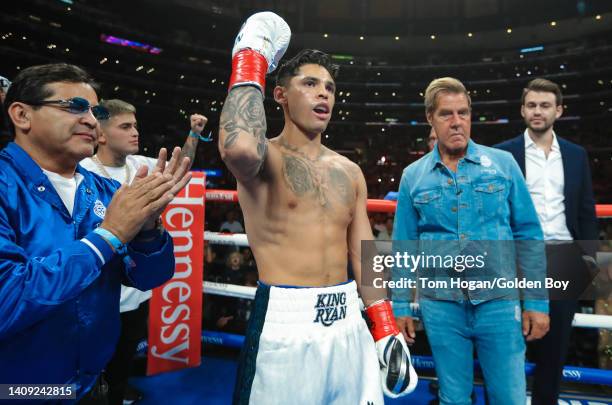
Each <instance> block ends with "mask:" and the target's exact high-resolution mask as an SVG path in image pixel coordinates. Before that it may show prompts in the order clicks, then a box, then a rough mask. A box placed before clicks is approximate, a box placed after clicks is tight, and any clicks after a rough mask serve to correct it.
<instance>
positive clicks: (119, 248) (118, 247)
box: [93, 228, 136, 267]
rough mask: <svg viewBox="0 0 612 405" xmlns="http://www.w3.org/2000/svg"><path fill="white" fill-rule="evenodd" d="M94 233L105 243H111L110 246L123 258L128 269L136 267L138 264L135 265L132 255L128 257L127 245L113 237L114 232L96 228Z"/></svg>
mask: <svg viewBox="0 0 612 405" xmlns="http://www.w3.org/2000/svg"><path fill="white" fill-rule="evenodd" d="M93 232H94V233H97V234H98V235H100V236H101V237H103V238H104V240H105V241H107V242H108V243H110V245H111V246H112V247H113V249H114V250H115V253H116V254H118V255H119V256H122V258H123V263H125V265H126V266H127V267H136V264H135V263H134V261H133V260H132V258H131V257H130V255H128V249H127V245H126V244H125V243H123V242H121V241H120V240H119V238H118V237H116V236H115V235H113V233H112V232H110V231H107V230H106V229H104V228H96V229H94V230H93Z"/></svg>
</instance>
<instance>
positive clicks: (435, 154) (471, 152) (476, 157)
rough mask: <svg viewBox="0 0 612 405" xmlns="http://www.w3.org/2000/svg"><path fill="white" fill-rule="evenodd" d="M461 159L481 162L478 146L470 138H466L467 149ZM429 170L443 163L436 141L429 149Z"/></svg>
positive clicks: (476, 162)
mask: <svg viewBox="0 0 612 405" xmlns="http://www.w3.org/2000/svg"><path fill="white" fill-rule="evenodd" d="M463 159H465V160H467V161H469V162H472V163H475V164H477V165H479V164H481V150H480V147H479V146H478V145H477V144H476V143H475V142H474V141H472V140H471V139H470V140H468V144H467V151H466V153H465V156H464V157H463ZM431 163H432V164H431V170H434V169H435V168H436V167H438V166H441V165H444V163H442V158H441V157H440V152H439V151H438V143H437V142H436V145H435V147H434V148H433V150H432V151H431Z"/></svg>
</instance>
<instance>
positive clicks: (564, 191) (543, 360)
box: [495, 79, 597, 405]
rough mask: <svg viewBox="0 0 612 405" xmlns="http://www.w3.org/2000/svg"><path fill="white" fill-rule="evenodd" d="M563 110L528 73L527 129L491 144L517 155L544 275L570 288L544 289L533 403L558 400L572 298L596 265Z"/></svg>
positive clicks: (591, 203)
mask: <svg viewBox="0 0 612 405" xmlns="http://www.w3.org/2000/svg"><path fill="white" fill-rule="evenodd" d="M562 113H563V101H562V95H561V89H560V88H559V86H558V85H557V84H556V83H553V82H551V81H549V80H546V79H534V80H532V81H530V82H529V83H528V84H527V87H526V88H525V89H523V95H522V97H521V115H522V116H523V118H524V120H525V124H526V126H527V129H526V130H525V132H524V133H523V134H521V135H519V136H517V137H516V138H513V139H510V140H508V141H506V142H503V143H501V144H498V145H495V147H497V148H500V149H504V150H506V151H508V152H510V153H512V155H514V158H515V159H516V161H517V162H518V164H519V166H520V168H521V170H522V172H523V175H524V176H525V179H526V182H527V187H528V188H529V192H530V193H531V197H532V199H533V202H534V205H535V207H536V211H537V213H538V217H539V219H540V222H541V224H542V230H543V231H544V239H545V240H546V242H547V246H546V259H547V273H548V274H547V276H548V277H552V278H554V279H556V280H568V281H569V282H570V283H569V288H568V289H567V290H566V291H563V290H553V289H551V290H549V295H550V331H549V332H548V334H547V335H546V336H545V337H544V338H543V339H540V340H538V341H535V342H534V343H533V347H532V349H533V353H534V356H535V358H534V360H535V362H536V371H535V377H534V383H533V389H532V402H531V403H532V404H534V405H539V404H547V405H548V404H550V405H552V404H557V399H558V396H559V388H560V383H561V377H562V370H563V365H564V363H565V358H566V354H567V349H568V346H569V340H570V334H571V329H572V326H571V323H572V319H573V317H574V313H575V312H576V309H577V306H578V297H579V296H580V294H581V293H582V292H583V291H584V289H585V288H586V286H587V284H588V283H589V282H590V281H591V278H590V273H589V271H588V267H589V266H595V261H594V259H593V258H594V257H595V251H596V247H597V245H596V244H595V240H596V239H597V218H596V216H595V200H594V198H593V190H592V185H591V172H590V169H589V162H588V156H587V153H586V150H585V149H584V148H583V147H582V146H579V145H576V144H574V143H572V142H569V141H567V140H564V139H562V138H559V137H558V136H557V135H556V134H555V132H554V130H553V124H554V122H555V120H557V119H558V118H559V117H561V114H562Z"/></svg>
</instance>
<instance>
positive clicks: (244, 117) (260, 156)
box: [219, 86, 268, 174]
mask: <svg viewBox="0 0 612 405" xmlns="http://www.w3.org/2000/svg"><path fill="white" fill-rule="evenodd" d="M219 126H220V130H219V149H221V153H222V156H224V155H226V154H230V155H231V153H232V150H233V149H236V148H235V146H236V143H237V142H242V138H243V137H247V138H248V139H244V141H246V142H249V143H248V144H250V145H251V146H252V148H253V149H252V152H253V153H252V154H251V155H250V157H251V159H246V160H245V159H242V158H240V159H238V158H237V159H236V163H237V165H239V164H240V162H239V161H242V162H243V163H247V164H246V165H242V166H243V168H244V170H246V171H249V172H251V174H253V173H255V174H257V173H259V171H260V170H261V167H262V165H263V162H264V161H265V157H266V154H267V151H268V140H267V139H266V128H267V126H266V114H265V110H264V105H263V99H262V97H261V92H260V91H259V90H258V89H257V88H255V87H251V86H242V87H238V88H235V89H232V90H231V91H230V93H229V95H228V96H227V98H226V99H225V103H224V105H223V111H222V112H221V122H220V124H219ZM249 136H250V137H249ZM243 150H244V149H243ZM247 150H248V148H247Z"/></svg>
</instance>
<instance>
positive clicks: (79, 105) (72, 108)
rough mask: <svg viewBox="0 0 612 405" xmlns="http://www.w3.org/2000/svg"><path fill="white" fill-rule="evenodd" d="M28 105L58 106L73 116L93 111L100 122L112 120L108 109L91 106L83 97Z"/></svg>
mask: <svg viewBox="0 0 612 405" xmlns="http://www.w3.org/2000/svg"><path fill="white" fill-rule="evenodd" d="M26 104H29V105H34V106H46V105H48V106H53V105H56V106H57V107H59V108H63V109H65V110H67V111H68V112H70V113H72V114H83V113H85V112H87V111H89V110H91V113H92V114H93V116H94V117H95V118H96V119H97V120H98V121H99V120H107V119H109V118H110V113H109V112H108V110H107V109H106V107H102V106H101V105H96V106H91V105H90V104H89V101H87V100H85V99H84V98H81V97H72V98H69V99H67V100H44V101H38V102H33V103H26Z"/></svg>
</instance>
